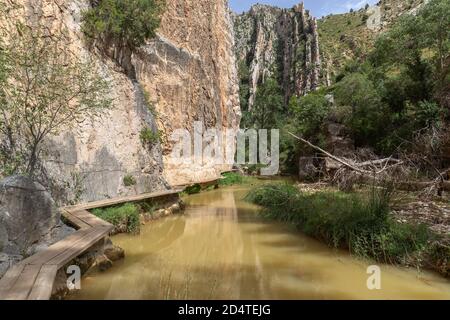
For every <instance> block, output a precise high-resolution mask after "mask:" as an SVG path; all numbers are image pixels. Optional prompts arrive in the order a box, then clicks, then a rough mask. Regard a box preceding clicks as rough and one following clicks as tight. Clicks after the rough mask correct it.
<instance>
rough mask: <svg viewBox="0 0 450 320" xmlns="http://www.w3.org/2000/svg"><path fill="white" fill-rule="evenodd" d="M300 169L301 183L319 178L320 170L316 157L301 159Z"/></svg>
mask: <svg viewBox="0 0 450 320" xmlns="http://www.w3.org/2000/svg"><path fill="white" fill-rule="evenodd" d="M298 168H299V179H300V181H313V180H314V179H316V178H317V175H318V168H317V167H316V165H315V158H314V157H300V159H299V162H298Z"/></svg>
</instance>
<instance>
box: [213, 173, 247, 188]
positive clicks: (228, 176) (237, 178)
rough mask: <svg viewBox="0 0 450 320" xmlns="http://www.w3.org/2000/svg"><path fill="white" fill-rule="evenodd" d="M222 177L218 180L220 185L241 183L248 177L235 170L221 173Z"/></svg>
mask: <svg viewBox="0 0 450 320" xmlns="http://www.w3.org/2000/svg"><path fill="white" fill-rule="evenodd" d="M222 176H223V178H222V179H221V180H220V181H219V185H221V186H231V185H236V184H243V183H245V182H246V181H247V180H248V179H247V177H244V176H242V175H241V174H239V173H236V172H227V173H224V174H222Z"/></svg>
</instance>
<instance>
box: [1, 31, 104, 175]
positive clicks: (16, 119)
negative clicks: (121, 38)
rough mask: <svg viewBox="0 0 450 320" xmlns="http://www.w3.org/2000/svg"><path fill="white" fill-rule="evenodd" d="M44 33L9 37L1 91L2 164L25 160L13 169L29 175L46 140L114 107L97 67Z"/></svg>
mask: <svg viewBox="0 0 450 320" xmlns="http://www.w3.org/2000/svg"><path fill="white" fill-rule="evenodd" d="M44 30H45V28H44V27H42V26H41V27H39V26H37V27H36V28H35V29H33V30H31V29H29V28H26V27H21V26H19V27H18V32H17V34H14V35H13V36H11V38H10V41H9V44H8V46H7V51H6V52H7V55H6V61H7V64H8V65H9V68H8V73H7V74H6V77H5V83H4V84H3V85H2V86H1V87H0V97H3V103H1V104H0V130H1V133H0V134H1V135H2V136H3V137H5V139H4V140H5V141H4V143H3V144H2V153H3V157H2V159H3V160H4V161H5V162H6V163H11V161H15V160H16V159H22V160H23V161H24V162H25V163H18V164H15V165H14V166H13V170H12V171H13V172H17V171H23V172H22V173H26V174H29V175H30V176H33V175H34V173H35V171H36V168H37V165H38V161H39V157H40V153H41V149H42V148H41V147H42V142H43V141H44V140H45V139H46V138H47V137H48V136H50V135H57V134H59V133H60V132H61V131H62V130H67V129H69V128H70V127H71V126H73V125H74V124H76V123H81V122H83V121H85V120H86V119H90V118H92V117H95V116H96V115H98V114H99V113H100V112H101V111H102V110H103V109H105V108H108V107H110V105H111V100H110V99H108V98H107V97H108V95H109V83H108V82H107V81H105V80H103V78H102V77H100V76H99V69H98V68H97V66H96V65H95V64H94V63H93V62H90V61H80V60H78V58H77V57H75V56H74V55H73V54H72V53H71V52H70V51H69V50H68V49H67V48H68V47H69V43H67V41H66V40H65V39H66V37H65V36H64V35H61V37H52V38H50V37H47V36H45V32H44ZM2 140H3V139H2ZM20 165H24V167H23V168H20ZM10 173H12V172H10Z"/></svg>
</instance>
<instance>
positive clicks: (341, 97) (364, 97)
mask: <svg viewBox="0 0 450 320" xmlns="http://www.w3.org/2000/svg"><path fill="white" fill-rule="evenodd" d="M334 94H335V98H336V102H337V104H338V105H339V106H340V107H341V108H345V107H348V108H349V109H350V110H351V113H350V117H349V118H348V119H346V120H345V121H344V122H345V123H346V124H347V125H348V127H349V128H351V130H352V132H353V138H354V140H355V142H356V144H357V145H373V144H374V143H376V142H377V138H378V137H379V136H380V134H382V133H383V125H384V121H383V115H384V112H383V105H382V103H381V99H380V96H379V94H378V92H377V91H376V89H375V87H374V85H373V84H372V82H371V81H370V80H369V79H368V78H367V76H366V75H364V74H360V73H353V74H350V75H348V76H346V77H345V78H344V79H343V80H342V81H341V82H338V83H337V84H336V86H335V89H334Z"/></svg>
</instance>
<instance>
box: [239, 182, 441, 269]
mask: <svg viewBox="0 0 450 320" xmlns="http://www.w3.org/2000/svg"><path fill="white" fill-rule="evenodd" d="M389 199H390V192H389V191H388V190H372V191H371V192H370V193H369V194H368V195H358V194H346V193H341V192H320V193H316V194H305V193H302V192H300V191H299V190H298V189H297V188H295V187H294V186H292V185H289V184H273V185H264V186H261V187H258V188H256V189H254V190H252V191H251V192H250V193H249V194H248V196H247V200H248V201H251V202H253V203H255V204H258V205H260V206H262V207H263V210H262V212H261V214H262V215H263V216H265V217H267V218H271V219H277V220H280V221H283V222H286V223H290V224H293V225H295V226H296V227H298V228H299V229H301V230H302V231H303V232H305V233H306V234H308V235H311V236H314V237H316V238H319V239H321V240H323V241H325V242H326V243H327V244H329V245H332V246H335V247H347V248H349V249H350V250H351V252H352V253H354V254H356V255H358V256H363V257H367V258H374V259H376V260H378V261H380V262H389V263H403V262H405V261H408V260H409V259H410V257H411V255H413V254H417V255H420V254H422V253H423V252H425V251H427V250H428V249H429V248H428V242H429V240H430V239H431V238H432V237H433V235H432V233H431V231H430V230H428V229H427V228H426V227H425V226H413V225H407V224H399V223H397V222H396V221H394V220H392V219H391V218H390V215H389Z"/></svg>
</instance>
